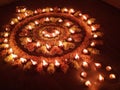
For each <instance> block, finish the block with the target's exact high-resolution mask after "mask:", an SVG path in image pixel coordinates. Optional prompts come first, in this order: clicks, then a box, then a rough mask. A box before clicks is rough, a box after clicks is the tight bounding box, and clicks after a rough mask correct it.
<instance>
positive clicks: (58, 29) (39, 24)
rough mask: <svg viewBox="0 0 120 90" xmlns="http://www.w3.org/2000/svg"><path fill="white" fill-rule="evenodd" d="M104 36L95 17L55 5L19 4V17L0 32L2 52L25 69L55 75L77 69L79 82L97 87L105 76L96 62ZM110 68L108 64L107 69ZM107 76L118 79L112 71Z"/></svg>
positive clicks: (17, 13) (13, 62)
mask: <svg viewBox="0 0 120 90" xmlns="http://www.w3.org/2000/svg"><path fill="white" fill-rule="evenodd" d="M102 36H103V33H102V32H101V31H100V25H99V24H96V22H95V18H90V17H89V16H88V15H87V14H82V13H81V11H75V10H74V9H67V8H56V7H55V8H48V7H47V8H43V9H40V8H39V9H37V10H34V11H32V10H28V9H26V8H25V7H24V6H20V7H17V8H16V17H15V18H12V19H11V21H10V23H9V24H8V25H5V26H4V30H3V31H1V32H0V51H1V52H0V53H1V54H0V55H1V56H2V58H3V59H4V61H5V62H7V63H9V64H11V65H13V66H18V67H22V69H24V70H30V68H32V70H36V71H38V72H41V71H47V72H48V73H50V74H53V73H54V72H55V71H56V70H61V71H63V72H64V73H66V72H67V70H68V69H69V68H75V69H77V70H78V76H77V77H78V78H79V79H80V81H81V82H84V84H85V86H88V87H91V88H92V89H91V90H93V89H94V90H97V89H96V87H98V86H99V85H100V84H99V83H100V82H102V81H104V76H103V75H102V73H100V72H99V71H97V70H98V69H100V68H101V67H102V65H101V63H94V62H93V60H94V58H93V57H94V56H95V55H96V54H99V50H98V48H99V45H102V44H103V43H102V41H101V39H102ZM111 70H112V67H111V66H106V71H111ZM93 73H94V75H93ZM91 78H92V79H91ZM108 79H112V80H113V79H116V76H115V74H113V73H111V74H109V76H108ZM95 86H96V87H95Z"/></svg>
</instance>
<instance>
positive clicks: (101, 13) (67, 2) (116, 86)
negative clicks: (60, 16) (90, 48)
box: [0, 0, 120, 90]
mask: <svg viewBox="0 0 120 90" xmlns="http://www.w3.org/2000/svg"><path fill="white" fill-rule="evenodd" d="M19 5H25V6H26V7H27V8H28V9H32V10H34V9H37V8H38V7H40V8H43V7H48V6H50V7H56V6H57V7H68V8H74V9H75V10H81V11H82V12H83V13H87V14H89V15H90V16H91V17H94V18H96V19H97V22H98V23H99V24H100V25H101V28H102V30H103V32H104V39H103V40H104V45H103V46H102V53H101V55H100V57H99V60H98V61H100V62H102V63H103V64H105V65H111V66H112V67H113V69H114V72H115V73H116V74H117V80H115V81H113V82H107V83H104V85H103V86H101V88H100V90H120V79H119V75H120V10H119V9H117V8H115V7H112V6H111V5H108V4H106V3H104V2H102V1H99V0H18V1H17V2H13V3H11V4H7V5H4V6H0V28H2V26H3V25H4V24H6V23H8V21H9V20H10V18H11V17H14V13H15V8H16V6H19ZM76 73H77V72H76V71H75V70H69V71H68V73H66V74H63V73H61V72H56V73H55V74H54V75H49V74H47V73H43V74H39V73H36V72H34V71H30V72H25V71H22V70H21V69H18V68H14V67H10V66H9V65H7V64H5V63H3V62H2V59H1V60H0V90H33V89H34V90H87V89H86V87H83V85H81V83H80V81H79V80H77V78H76V76H75V75H76Z"/></svg>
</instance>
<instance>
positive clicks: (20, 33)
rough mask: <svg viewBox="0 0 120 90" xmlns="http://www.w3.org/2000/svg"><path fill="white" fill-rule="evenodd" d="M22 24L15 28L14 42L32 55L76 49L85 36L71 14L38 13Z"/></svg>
mask: <svg viewBox="0 0 120 90" xmlns="http://www.w3.org/2000/svg"><path fill="white" fill-rule="evenodd" d="M22 24H23V27H22V28H18V30H16V33H17V34H16V38H18V39H17V40H16V42H17V43H19V44H18V45H19V47H20V48H21V49H22V50H23V51H24V52H26V53H28V54H29V55H34V56H40V55H42V56H44V57H48V56H49V57H53V56H54V57H56V56H61V55H64V54H67V53H68V52H71V51H73V50H74V49H76V48H77V47H78V46H79V45H80V44H81V43H82V41H83V40H84V36H85V31H84V29H83V28H82V27H81V25H80V24H79V22H78V21H76V20H74V19H71V16H69V17H66V16H65V15H62V16H61V15H59V14H57V15H50V16H49V15H48V16H47V15H45V16H41V15H40V16H38V17H34V18H33V17H32V18H29V20H28V21H27V22H23V23H22ZM19 29H20V30H19ZM14 31H15V30H14Z"/></svg>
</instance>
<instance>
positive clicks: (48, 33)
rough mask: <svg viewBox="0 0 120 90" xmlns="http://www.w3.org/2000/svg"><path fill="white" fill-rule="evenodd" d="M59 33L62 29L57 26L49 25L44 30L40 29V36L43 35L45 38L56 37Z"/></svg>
mask: <svg viewBox="0 0 120 90" xmlns="http://www.w3.org/2000/svg"><path fill="white" fill-rule="evenodd" d="M58 35H60V30H58V28H56V27H51V26H48V27H47V28H44V29H43V31H41V30H40V32H39V36H43V37H44V38H48V39H49V38H55V37H57V36H58Z"/></svg>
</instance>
